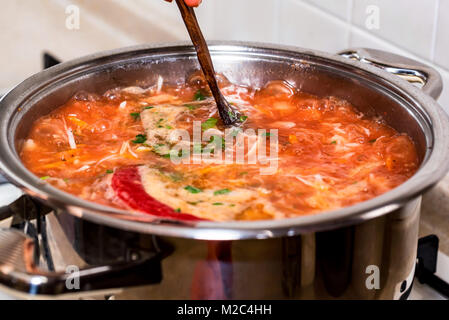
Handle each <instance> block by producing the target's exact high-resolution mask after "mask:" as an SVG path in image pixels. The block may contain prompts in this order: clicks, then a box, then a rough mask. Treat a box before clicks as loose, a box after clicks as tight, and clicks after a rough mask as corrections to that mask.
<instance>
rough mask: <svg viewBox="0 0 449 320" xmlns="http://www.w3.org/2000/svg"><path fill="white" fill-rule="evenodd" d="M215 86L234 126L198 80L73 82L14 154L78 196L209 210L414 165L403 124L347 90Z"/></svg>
mask: <svg viewBox="0 0 449 320" xmlns="http://www.w3.org/2000/svg"><path fill="white" fill-rule="evenodd" d="M222 90H223V93H224V94H225V96H226V97H227V99H228V100H229V101H230V102H231V103H232V104H233V105H234V107H235V108H236V109H238V110H239V112H240V121H241V123H242V124H241V125H240V126H239V127H234V128H225V127H224V126H223V125H222V123H221V121H220V118H219V115H218V113H217V109H216V105H215V103H214V101H213V99H212V98H211V97H210V93H209V91H208V90H207V89H206V87H205V86H204V84H202V82H201V81H199V82H197V83H195V84H186V85H180V86H164V85H163V82H162V79H160V81H159V84H158V85H157V86H155V87H152V88H149V89H142V88H137V87H132V88H125V89H114V90H111V91H109V92H107V93H105V94H104V95H102V96H97V95H93V94H89V93H79V94H77V95H76V96H75V97H73V98H72V99H71V100H70V101H68V102H67V103H66V104H65V105H63V106H61V107H59V108H57V109H56V110H54V111H53V112H52V113H50V114H49V115H47V116H44V117H42V118H40V119H38V120H37V121H36V122H35V123H34V125H33V126H32V128H31V130H30V132H29V135H28V138H27V140H26V142H25V144H24V146H23V148H22V150H21V158H22V160H23V162H24V164H25V165H26V167H27V168H28V169H29V170H31V171H32V172H33V173H34V174H36V175H37V176H38V177H39V178H40V179H42V181H45V182H46V183H50V184H52V185H53V186H55V187H57V188H59V189H62V190H64V191H66V192H69V193H71V194H73V195H76V196H78V197H80V198H82V199H85V200H89V201H94V202H97V203H100V204H104V205H108V206H112V207H115V208H121V209H126V210H128V211H130V212H134V213H136V214H137V213H140V214H153V215H157V216H164V217H172V218H180V219H192V220H196V219H205V220H214V221H232V220H261V219H283V218H291V217H297V216H302V215H310V214H317V213H320V212H323V211H328V210H332V209H337V208H341V207H345V206H350V205H353V204H355V203H358V202H361V201H365V200H368V199H371V198H373V197H376V196H378V195H381V194H383V193H385V192H387V191H389V190H391V189H392V188H395V187H396V186H398V185H399V184H401V183H403V182H404V181H406V180H407V179H408V178H410V177H411V176H412V175H413V174H414V173H415V172H416V170H417V168H418V165H419V162H418V157H417V153H416V149H415V146H414V143H413V142H412V140H411V139H410V138H409V137H408V136H407V135H405V134H402V133H399V132H397V131H396V130H394V129H393V128H391V127H389V126H388V125H386V124H385V123H384V122H383V121H382V119H379V118H370V117H367V116H365V115H363V114H362V113H360V112H359V111H357V109H356V108H354V106H352V105H351V104H349V103H348V102H346V101H343V100H340V99H338V98H335V97H326V98H319V97H316V96H312V95H309V94H306V93H302V92H298V91H297V90H295V89H294V88H291V87H289V86H288V85H286V84H284V83H282V82H273V83H270V84H268V85H267V86H266V87H265V88H262V89H253V88H247V87H240V86H236V85H232V84H229V83H226V82H223V83H222ZM225 129H226V130H225ZM252 132H254V133H255V134H254V135H251V133H252ZM175 133H176V134H175ZM195 135H196V136H197V137H198V136H199V137H200V138H199V140H196V142H195ZM251 139H252V140H251ZM239 141H240V142H239ZM250 141H252V142H253V143H250ZM242 142H243V144H242ZM262 154H265V155H266V156H265V157H260V155H262ZM174 159H175V160H177V161H174ZM225 160H226V161H225ZM254 160H255V161H254Z"/></svg>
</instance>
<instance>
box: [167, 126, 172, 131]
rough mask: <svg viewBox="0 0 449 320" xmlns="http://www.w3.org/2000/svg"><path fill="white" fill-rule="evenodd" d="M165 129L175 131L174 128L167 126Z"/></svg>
mask: <svg viewBox="0 0 449 320" xmlns="http://www.w3.org/2000/svg"><path fill="white" fill-rule="evenodd" d="M165 129H168V130H171V129H173V127H172V126H165Z"/></svg>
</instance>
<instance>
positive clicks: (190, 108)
mask: <svg viewBox="0 0 449 320" xmlns="http://www.w3.org/2000/svg"><path fill="white" fill-rule="evenodd" d="M185 107H187V108H189V110H190V111H193V110H195V109H196V108H198V106H192V105H191V104H186V105H185Z"/></svg>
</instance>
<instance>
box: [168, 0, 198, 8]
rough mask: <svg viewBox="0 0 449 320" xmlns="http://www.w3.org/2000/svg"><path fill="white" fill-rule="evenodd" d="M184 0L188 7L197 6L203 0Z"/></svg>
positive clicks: (169, 0)
mask: <svg viewBox="0 0 449 320" xmlns="http://www.w3.org/2000/svg"><path fill="white" fill-rule="evenodd" d="M165 1H168V2H172V0H165ZM184 1H185V3H186V5H188V6H189V7H198V6H199V5H200V4H201V2H202V1H203V0H184Z"/></svg>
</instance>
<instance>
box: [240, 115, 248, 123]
mask: <svg viewBox="0 0 449 320" xmlns="http://www.w3.org/2000/svg"><path fill="white" fill-rule="evenodd" d="M246 120H248V116H241V117H240V121H241V122H245V121H246Z"/></svg>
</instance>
